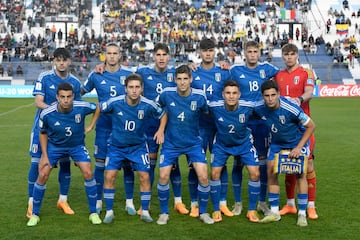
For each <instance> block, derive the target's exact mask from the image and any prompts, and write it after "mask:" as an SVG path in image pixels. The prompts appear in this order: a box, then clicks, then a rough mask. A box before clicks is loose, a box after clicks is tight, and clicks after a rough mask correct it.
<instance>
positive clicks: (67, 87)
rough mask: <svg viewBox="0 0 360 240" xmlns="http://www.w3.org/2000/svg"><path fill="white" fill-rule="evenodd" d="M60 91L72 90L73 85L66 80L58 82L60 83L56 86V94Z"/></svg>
mask: <svg viewBox="0 0 360 240" xmlns="http://www.w3.org/2000/svg"><path fill="white" fill-rule="evenodd" d="M60 91H72V92H74V88H73V85H72V84H70V83H67V82H64V83H60V85H59V86H58V87H57V91H56V94H59V92H60Z"/></svg>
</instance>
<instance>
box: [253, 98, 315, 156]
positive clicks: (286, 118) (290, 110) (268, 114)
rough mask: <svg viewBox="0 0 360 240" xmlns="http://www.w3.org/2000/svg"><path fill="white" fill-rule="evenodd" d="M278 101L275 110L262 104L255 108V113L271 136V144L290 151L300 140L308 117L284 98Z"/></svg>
mask: <svg viewBox="0 0 360 240" xmlns="http://www.w3.org/2000/svg"><path fill="white" fill-rule="evenodd" d="M279 101H280V107H279V108H278V109H276V110H270V109H269V108H268V107H267V106H266V105H265V103H262V104H260V105H258V106H256V107H255V112H256V114H258V115H259V116H260V118H261V119H262V120H264V121H265V123H266V125H267V127H268V129H269V131H270V134H271V144H276V145H278V146H280V147H281V148H282V149H286V148H289V149H292V148H294V147H296V145H297V144H298V143H299V141H300V139H301V138H302V135H303V133H304V129H305V127H304V125H306V124H307V123H308V122H309V121H310V117H309V116H307V115H306V114H305V113H304V111H303V110H302V109H301V108H300V107H299V106H297V105H295V104H293V103H291V102H290V101H288V100H287V99H285V98H284V97H280V98H279Z"/></svg>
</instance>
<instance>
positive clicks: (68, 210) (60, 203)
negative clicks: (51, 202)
mask: <svg viewBox="0 0 360 240" xmlns="http://www.w3.org/2000/svg"><path fill="white" fill-rule="evenodd" d="M56 206H57V207H58V208H59V209H61V210H63V212H64V213H65V214H68V215H73V214H75V212H74V210H72V209H71V207H70V206H69V204H68V203H67V202H63V201H58V202H57V204H56Z"/></svg>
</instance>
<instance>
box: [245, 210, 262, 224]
mask: <svg viewBox="0 0 360 240" xmlns="http://www.w3.org/2000/svg"><path fill="white" fill-rule="evenodd" d="M246 217H247V218H248V219H249V221H250V222H254V223H257V222H259V221H260V219H259V215H258V213H257V212H256V211H255V210H249V211H248V212H247V213H246Z"/></svg>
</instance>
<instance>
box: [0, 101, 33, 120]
mask: <svg viewBox="0 0 360 240" xmlns="http://www.w3.org/2000/svg"><path fill="white" fill-rule="evenodd" d="M30 106H34V103H30V104H27V105H22V106H19V107H16V108H14V109H11V110H10V111H7V112H3V113H0V117H2V116H5V115H7V114H9V113H13V112H16V111H17V110H19V109H22V108H27V107H30Z"/></svg>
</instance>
